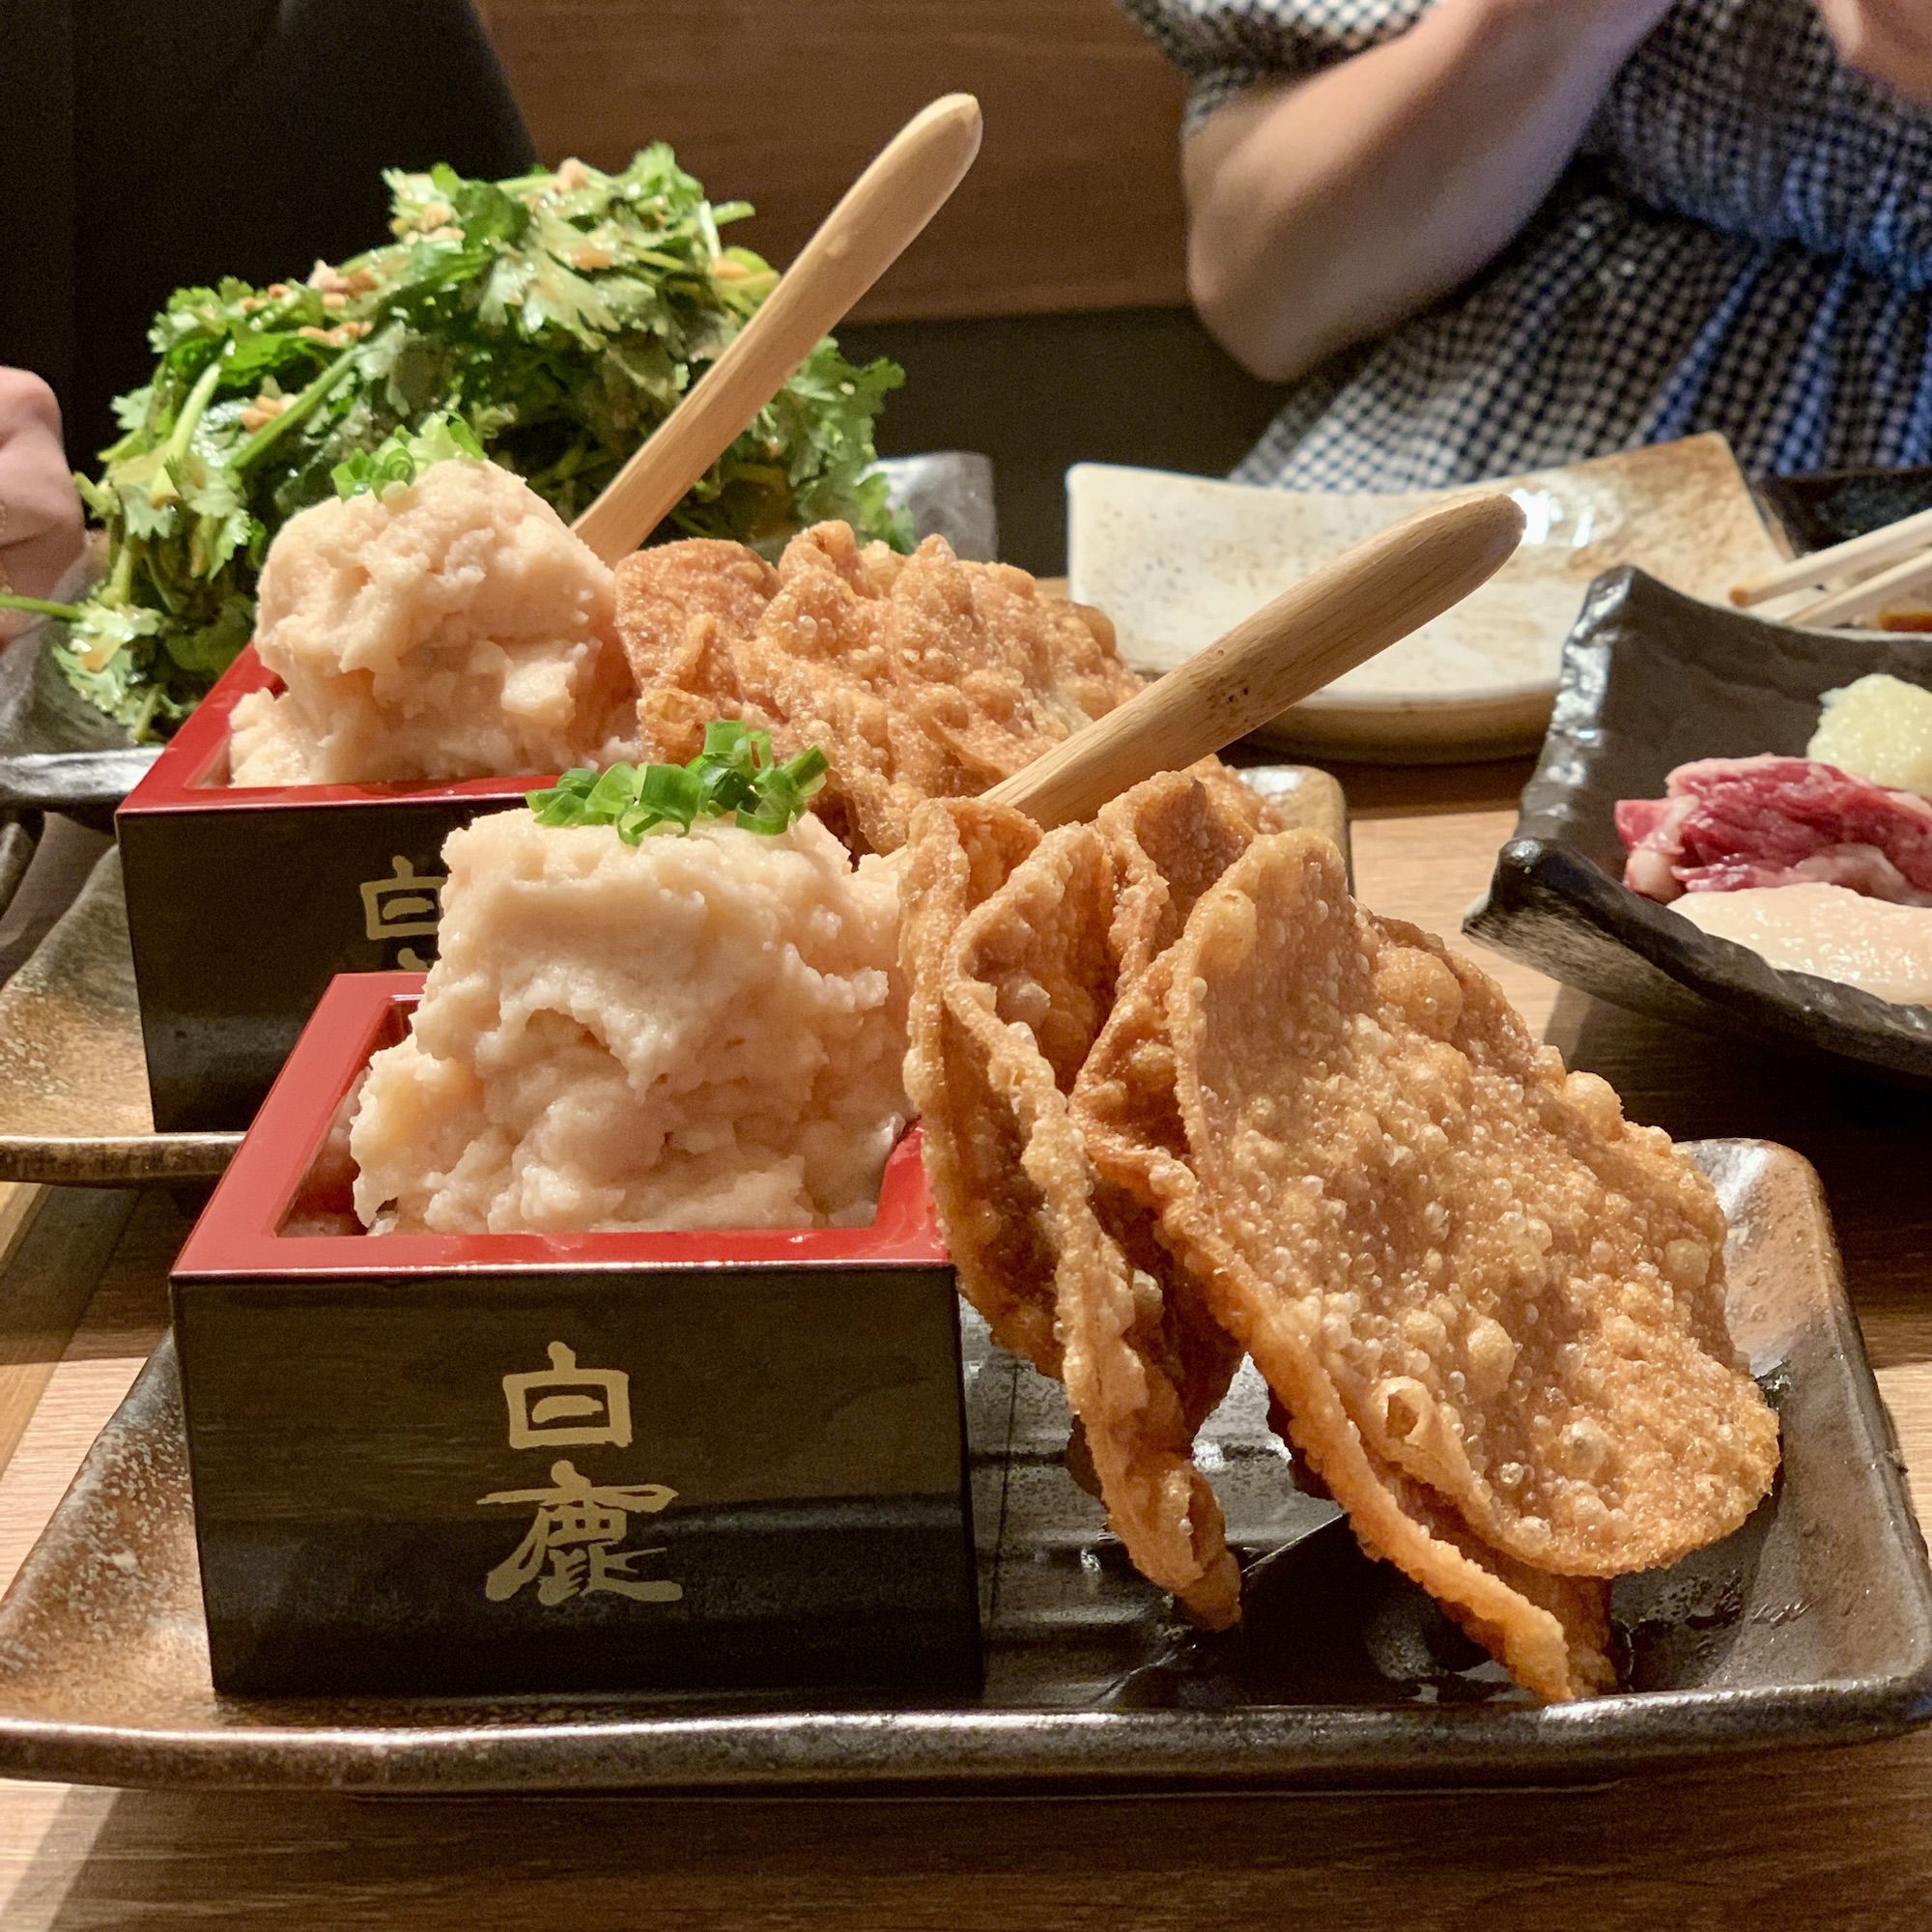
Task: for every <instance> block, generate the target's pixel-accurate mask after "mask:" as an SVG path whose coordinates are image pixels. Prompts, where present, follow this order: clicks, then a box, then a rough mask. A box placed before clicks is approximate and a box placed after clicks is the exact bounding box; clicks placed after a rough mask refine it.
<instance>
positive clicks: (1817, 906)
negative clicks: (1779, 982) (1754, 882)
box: [1670, 885, 1932, 1006]
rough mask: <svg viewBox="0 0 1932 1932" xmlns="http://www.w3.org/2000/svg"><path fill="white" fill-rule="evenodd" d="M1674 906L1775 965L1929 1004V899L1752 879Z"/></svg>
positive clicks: (1687, 896)
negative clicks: (1901, 901)
mask: <svg viewBox="0 0 1932 1932" xmlns="http://www.w3.org/2000/svg"><path fill="white" fill-rule="evenodd" d="M1670 910H1671V911H1672V912H1674V913H1679V914H1681V915H1682V916H1683V917H1684V918H1685V919H1688V920H1689V921H1690V923H1691V924H1692V925H1696V926H1701V927H1702V928H1703V929H1704V931H1706V932H1709V933H1714V934H1715V935H1716V936H1717V937H1718V938H1719V939H1730V940H1735V941H1736V942H1737V944H1738V945H1740V946H1748V947H1749V948H1750V950H1751V951H1752V952H1756V953H1760V954H1762V955H1763V957H1764V958H1766V959H1768V960H1770V962H1771V963H1772V964H1773V965H1774V966H1781V967H1783V968H1784V969H1785V971H1787V972H1790V973H1809V974H1811V975H1813V976H1814V977H1815V978H1817V979H1820V980H1842V981H1843V982H1844V983H1845V984H1846V985H1848V986H1862V987H1863V988H1864V990H1865V991H1866V992H1867V993H1876V994H1877V995H1878V997H1879V998H1880V999H1881V1000H1891V1001H1894V1002H1896V1003H1897V1004H1898V1005H1900V1006H1932V906H1906V905H1893V904H1892V903H1891V902H1890V901H1889V900H1888V899H1874V898H1867V897H1866V896H1865V895H1863V894H1862V893H1855V892H1850V891H1848V890H1847V889H1846V888H1845V887H1843V886H1828V885H1795V886H1747V887H1746V888H1744V889H1743V890H1742V891H1741V892H1735V893H1686V894H1685V895H1684V896H1683V897H1682V898H1680V899H1673V900H1672V901H1671V905H1670Z"/></svg>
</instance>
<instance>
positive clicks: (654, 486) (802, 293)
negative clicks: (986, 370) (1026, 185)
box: [573, 94, 980, 563]
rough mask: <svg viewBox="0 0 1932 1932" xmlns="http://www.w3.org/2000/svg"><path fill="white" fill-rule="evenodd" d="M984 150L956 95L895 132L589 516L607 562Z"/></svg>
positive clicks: (777, 383)
mask: <svg viewBox="0 0 1932 1932" xmlns="http://www.w3.org/2000/svg"><path fill="white" fill-rule="evenodd" d="M979 152H980V103H979V102H978V101H977V100H975V99H973V97H972V96H971V95H970V94H949V95H946V96H945V97H944V98H943V99H938V100H935V101H934V102H933V103H932V104H931V106H929V107H926V108H923V109H922V110H921V111H920V112H919V113H918V114H916V115H914V116H913V118H912V119H911V120H910V121H908V122H907V123H906V125H905V126H904V127H903V128H900V129H899V131H898V132H897V133H896V134H895V135H894V137H893V139H892V140H891V142H890V143H888V145H887V146H886V147H885V149H884V150H883V151H882V152H881V153H880V155H879V156H878V157H877V159H875V160H874V161H873V162H872V164H871V166H870V167H868V168H867V170H866V172H865V173H864V174H862V175H861V176H860V177H859V179H858V180H857V181H856V182H854V183H853V184H852V185H851V187H850V188H848V189H847V190H846V193H845V197H844V199H843V200H842V201H840V202H839V204H838V207H837V208H835V209H834V210H833V211H832V213H830V214H828V215H827V216H826V217H825V220H824V221H823V222H822V223H821V224H820V226H819V229H818V232H817V233H816V234H815V235H814V236H813V237H812V238H811V240H810V241H808V242H807V243H806V244H805V247H804V248H803V249H802V250H801V251H800V253H799V257H798V259H797V261H795V262H794V263H793V264H792V265H791V268H790V270H788V271H787V272H786V273H785V274H784V275H783V276H782V277H781V279H780V281H779V285H778V287H777V288H775V289H774V290H773V291H772V293H771V294H770V295H769V296H767V297H766V298H765V300H764V302H763V304H762V305H761V306H760V307H759V309H758V311H757V312H756V314H754V315H753V317H752V319H751V321H750V322H748V323H747V324H746V325H745V326H744V327H743V328H741V329H740V330H739V331H738V333H737V335H736V336H734V337H733V338H732V340H731V343H730V345H729V346H728V347H727V348H726V349H725V353H724V355H721V356H719V358H718V359H717V361H715V362H714V363H713V364H712V365H711V367H710V368H709V369H707V370H706V371H705V372H704V375H703V376H702V377H701V378H700V379H699V381H698V382H697V384H696V386H695V387H693V389H692V390H691V392H690V394H689V395H687V396H686V397H685V398H684V400H683V401H682V402H681V403H679V404H678V406H677V408H676V409H674V410H673V411H672V412H670V414H669V415H668V416H667V417H666V418H665V419H664V421H663V422H662V423H660V424H659V425H658V427H657V430H656V432H655V433H654V434H653V435H652V437H651V438H650V440H649V441H647V442H646V443H645V444H644V445H643V447H642V448H641V449H639V451H638V453H637V454H636V455H635V456H633V457H632V458H631V460H630V462H628V463H627V464H625V466H624V467H623V469H620V470H618V472H617V474H616V475H615V476H613V477H612V478H611V482H610V484H609V485H608V486H607V487H606V489H605V490H604V492H603V494H602V495H601V496H600V497H598V498H597V500H596V501H595V502H594V503H592V504H591V505H590V507H589V508H588V509H587V510H585V511H584V513H583V514H582V516H581V517H579V518H578V520H577V522H576V524H575V525H574V526H573V527H574V528H575V530H576V531H577V534H578V535H579V536H580V537H582V539H583V541H584V542H585V543H587V544H588V545H589V546H590V548H591V549H592V550H594V551H595V552H596V553H597V554H598V555H599V556H601V557H602V558H603V559H604V561H605V562H606V563H615V562H616V561H617V560H618V558H619V557H623V556H628V555H629V554H631V552H633V551H634V550H636V549H637V547H638V546H639V544H640V543H642V542H643V540H644V539H645V538H646V537H647V536H649V535H650V533H651V532H652V531H653V530H654V529H656V528H657V526H658V525H659V524H661V523H662V522H663V521H664V519H665V518H666V517H667V516H668V514H669V513H670V510H671V508H672V507H673V506H674V505H675V504H676V503H677V501H678V499H679V498H680V497H683V495H684V493H685V492H686V491H687V490H689V489H690V488H691V486H692V485H693V484H694V483H696V481H697V479H698V478H699V477H700V476H702V475H703V474H704V472H705V471H706V470H707V469H710V468H711V466H712V465H713V464H714V463H716V462H717V461H718V459H719V457H721V456H722V455H723V454H724V453H725V450H726V449H728V448H729V447H730V446H731V443H732V441H733V440H735V439H736V438H737V436H738V434H739V432H740V431H742V430H743V429H744V427H745V425H746V424H747V423H749V422H750V421H751V420H752V418H753V416H755V415H756V414H757V413H758V412H759V411H760V410H761V409H763V408H764V406H765V405H766V404H767V403H768V402H770V401H771V399H772V398H773V397H774V396H775V395H777V394H778V392H779V390H780V389H781V388H782V387H783V386H784V383H785V379H786V378H787V377H789V376H790V375H791V373H792V371H793V370H794V369H796V368H797V367H798V365H799V364H800V363H801V362H803V361H804V360H805V358H806V357H807V356H808V355H810V354H811V351H812V349H813V347H814V346H815V345H816V343H817V342H818V340H819V338H820V337H821V336H823V335H825V334H827V333H828V332H829V331H830V330H832V329H833V328H835V327H838V324H839V323H840V322H842V321H843V320H844V318H845V315H846V313H847V311H848V310H850V308H851V307H852V305H853V303H854V302H856V301H857V300H858V299H859V298H860V297H861V296H863V295H864V294H865V293H866V291H867V289H869V288H870V287H871V286H872V284H873V283H874V282H875V281H877V280H878V279H879V277H880V276H881V275H882V274H884V273H885V271H886V270H888V269H889V268H891V267H892V265H893V264H894V263H895V261H897V260H898V258H899V256H900V255H901V254H902V253H903V252H904V250H905V248H906V247H907V245H908V244H909V243H910V242H911V241H912V240H913V238H914V237H915V236H916V235H918V234H919V232H920V230H921V229H923V227H924V226H925V224H926V223H927V222H928V221H930V220H931V219H932V217H933V216H934V215H935V214H937V213H939V211H940V209H941V208H943V207H944V206H945V204H946V200H947V197H948V196H949V195H951V194H952V190H953V189H954V188H955V187H957V186H958V185H959V184H960V182H961V181H962V180H963V179H964V177H965V174H966V170H967V169H968V168H970V167H971V166H972V165H973V157H974V156H976V155H977V154H978V153H979Z"/></svg>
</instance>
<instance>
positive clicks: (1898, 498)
mask: <svg viewBox="0 0 1932 1932" xmlns="http://www.w3.org/2000/svg"><path fill="white" fill-rule="evenodd" d="M1757 494H1758V496H1759V497H1761V498H1762V499H1763V500H1764V502H1765V503H1766V504H1767V505H1768V506H1769V507H1770V510H1771V513H1772V515H1773V516H1774V517H1776V520H1777V521H1778V523H1779V524H1780V525H1781V526H1783V529H1784V534H1785V536H1786V538H1787V539H1788V540H1789V542H1790V544H1791V548H1792V549H1793V550H1794V551H1795V552H1800V553H1802V552H1804V551H1811V550H1829V549H1830V548H1831V547H1832V545H1833V544H1840V543H1845V542H1847V541H1849V540H1850V539H1851V538H1853V537H1861V536H1863V535H1864V533H1865V532H1866V531H1867V530H1876V529H1880V528H1883V527H1884V526H1885V525H1887V524H1895V523H1897V522H1898V520H1899V519H1900V518H1901V517H1911V516H1916V515H1918V512H1919V511H1920V510H1926V509H1932V469H1821V470H1818V471H1816V472H1815V473H1814V474H1811V475H1808V476H1767V477H1765V478H1764V479H1763V480H1762V481H1761V482H1759V484H1758V485H1757Z"/></svg>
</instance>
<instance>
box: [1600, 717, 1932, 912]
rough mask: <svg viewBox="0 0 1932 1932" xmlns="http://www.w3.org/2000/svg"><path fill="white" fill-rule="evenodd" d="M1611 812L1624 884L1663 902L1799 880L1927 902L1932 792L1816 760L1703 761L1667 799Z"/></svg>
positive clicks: (1931, 872) (1931, 875)
mask: <svg viewBox="0 0 1932 1932" xmlns="http://www.w3.org/2000/svg"><path fill="white" fill-rule="evenodd" d="M1616 820H1617V834H1618V836H1619V837H1620V838H1622V839H1623V841H1624V846H1625V849H1626V850H1627V851H1628V852H1629V854H1630V858H1629V860H1628V862H1627V863H1626V864H1625V867H1624V884H1625V885H1627V886H1629V887H1630V888H1631V889H1632V890H1633V891H1634V892H1639V893H1642V894H1643V895H1644V896H1645V897H1646V898H1653V899H1657V900H1660V901H1662V903H1663V904H1666V905H1667V904H1668V903H1669V902H1670V901H1671V900H1672V899H1674V898H1677V897H1679V896H1680V895H1683V894H1685V893H1727V892H1737V891H1740V890H1742V889H1743V888H1745V887H1747V886H1785V885H1796V884H1800V883H1804V884H1811V885H1833V886H1844V887H1847V888H1848V889H1850V890H1851V891H1853V892H1856V893H1863V894H1864V895H1866V896H1867V897H1869V898H1878V899H1890V900H1893V901H1894V902H1895V903H1897V904H1899V905H1919V906H1922V905H1932V799H1925V798H1921V797H1920V796H1919V795H1918V793H1917V792H1909V791H1889V790H1887V789H1886V788H1885V787H1884V786H1883V785H1875V784H1870V783H1868V782H1867V781H1865V780H1863V779H1858V778H1853V777H1852V776H1851V775H1850V774H1849V773H1847V772H1841V771H1839V770H1838V769H1837V767H1836V766H1835V765H1826V764H1820V763H1819V762H1818V761H1817V760H1816V759H1815V758H1784V757H1778V756H1776V754H1773V753H1767V754H1766V755H1764V756H1762V757H1755V758H1699V759H1697V760H1695V761H1694V762H1692V763H1690V764H1688V765H1679V766H1678V767H1677V769H1676V770H1675V771H1674V772H1672V773H1671V774H1670V776H1669V778H1668V779H1666V780H1665V781H1664V796H1663V797H1662V798H1646V799H1630V798H1627V799H1622V800H1619V802H1618V804H1617V809H1616Z"/></svg>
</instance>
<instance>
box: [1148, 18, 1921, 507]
mask: <svg viewBox="0 0 1932 1932" xmlns="http://www.w3.org/2000/svg"><path fill="white" fill-rule="evenodd" d="M1122 4H1123V5H1124V6H1125V8H1126V10H1127V12H1128V13H1129V14H1131V15H1132V16H1133V17H1134V18H1135V19H1137V20H1138V21H1139V22H1140V23H1141V25H1142V26H1144V27H1145V28H1146V29H1147V31H1148V32H1149V33H1150V34H1151V36H1152V37H1153V39H1154V40H1155V42H1156V43H1158V44H1159V45H1160V46H1161V48H1162V49H1163V50H1164V51H1165V52H1166V53H1167V54H1168V55H1169V56H1170V58H1172V59H1173V60H1174V61H1175V62H1176V63H1177V64H1178V65H1179V67H1180V68H1181V69H1182V70H1183V71H1184V72H1185V73H1186V75H1187V76H1188V79H1189V81H1190V84H1191V85H1190V94H1189V100H1188V110H1187V119H1186V124H1185V128H1184V132H1183V153H1182V172H1183V176H1184V180H1185V185H1186V188H1187V199H1188V209H1189V233H1188V282H1189V287H1190V289H1191V291H1192V293H1193V296H1194V298H1195V302H1196V305H1197V306H1198V307H1199V309H1200V311H1201V313H1202V316H1203V318H1204V319H1205V320H1206V322H1207V323H1208V327H1209V328H1210V329H1211V330H1212V331H1213V332H1214V334H1215V335H1216V336H1217V337H1218V338H1219V339H1220V340H1221V341H1222V343H1223V344H1224V345H1225V346H1226V347H1227V348H1228V349H1229V350H1230V352H1231V353H1232V354H1233V355H1236V358H1237V359H1238V360H1240V361H1241V362H1243V363H1244V364H1246V365H1247V366H1248V367H1249V368H1250V369H1251V370H1253V371H1254V372H1255V373H1256V374H1257V375H1260V376H1263V377H1264V378H1266V379H1268V380H1270V381H1275V382H1283V383H1288V384H1292V387H1291V388H1290V390H1289V395H1288V400H1287V403H1286V406H1285V407H1284V409H1283V410H1282V412H1281V413H1280V415H1279V416H1278V417H1277V418H1276V420H1275V421H1274V423H1273V424H1272V426H1271V427H1270V428H1269V430H1268V431H1267V433H1266V434H1265V435H1264V437H1263V439H1262V440H1261V442H1260V443H1259V444H1258V445H1257V446H1256V448H1255V449H1254V450H1253V451H1252V452H1251V453H1250V454H1249V456H1248V457H1247V458H1246V460H1245V461H1244V462H1243V463H1242V464H1241V465H1240V466H1239V468H1237V469H1236V471H1235V476H1236V480H1238V481H1241V482H1248V483H1259V484H1272V485H1276V486H1278V487H1282V488H1287V489H1304V490H1321V489H1335V490H1400V489H1411V488H1424V487H1429V486H1433V485H1441V484H1451V483H1462V482H1470V481H1474V480H1476V479H1478V478H1481V477H1486V476H1498V475H1506V474H1509V473H1511V472H1513V471H1517V470H1523V469H1539V468H1543V467H1545V466H1548V465H1552V464H1558V463H1563V462H1568V461H1570V460H1572V459H1575V458H1578V457H1587V456H1596V455H1602V454H1605V453H1607V452H1609V451H1611V450H1617V449H1627V448H1631V447H1634V446H1635V445H1637V444H1640V443H1646V442H1656V441H1662V440H1667V439H1670V438H1673V437H1681V436H1690V435H1694V434H1696V433H1698V432H1700V431H1705V430H1719V431H1721V432H1722V433H1723V434H1724V435H1725V436H1726V437H1728V438H1729V439H1730V442H1731V445H1732V447H1733V448H1734V449H1735V450H1736V452H1737V454H1738V457H1739V460H1740V461H1741V462H1742V463H1743V465H1744V467H1745V468H1746V469H1747V470H1748V471H1750V472H1752V473H1754V474H1789V473H1793V472H1797V471H1804V470H1811V469H1835V468H1839V467H1844V466H1852V465H1864V464H1883V465H1894V464H1921V463H1927V462H1932V106H1928V105H1927V104H1925V103H1932V0H1675V4H1672V0H1122Z"/></svg>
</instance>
